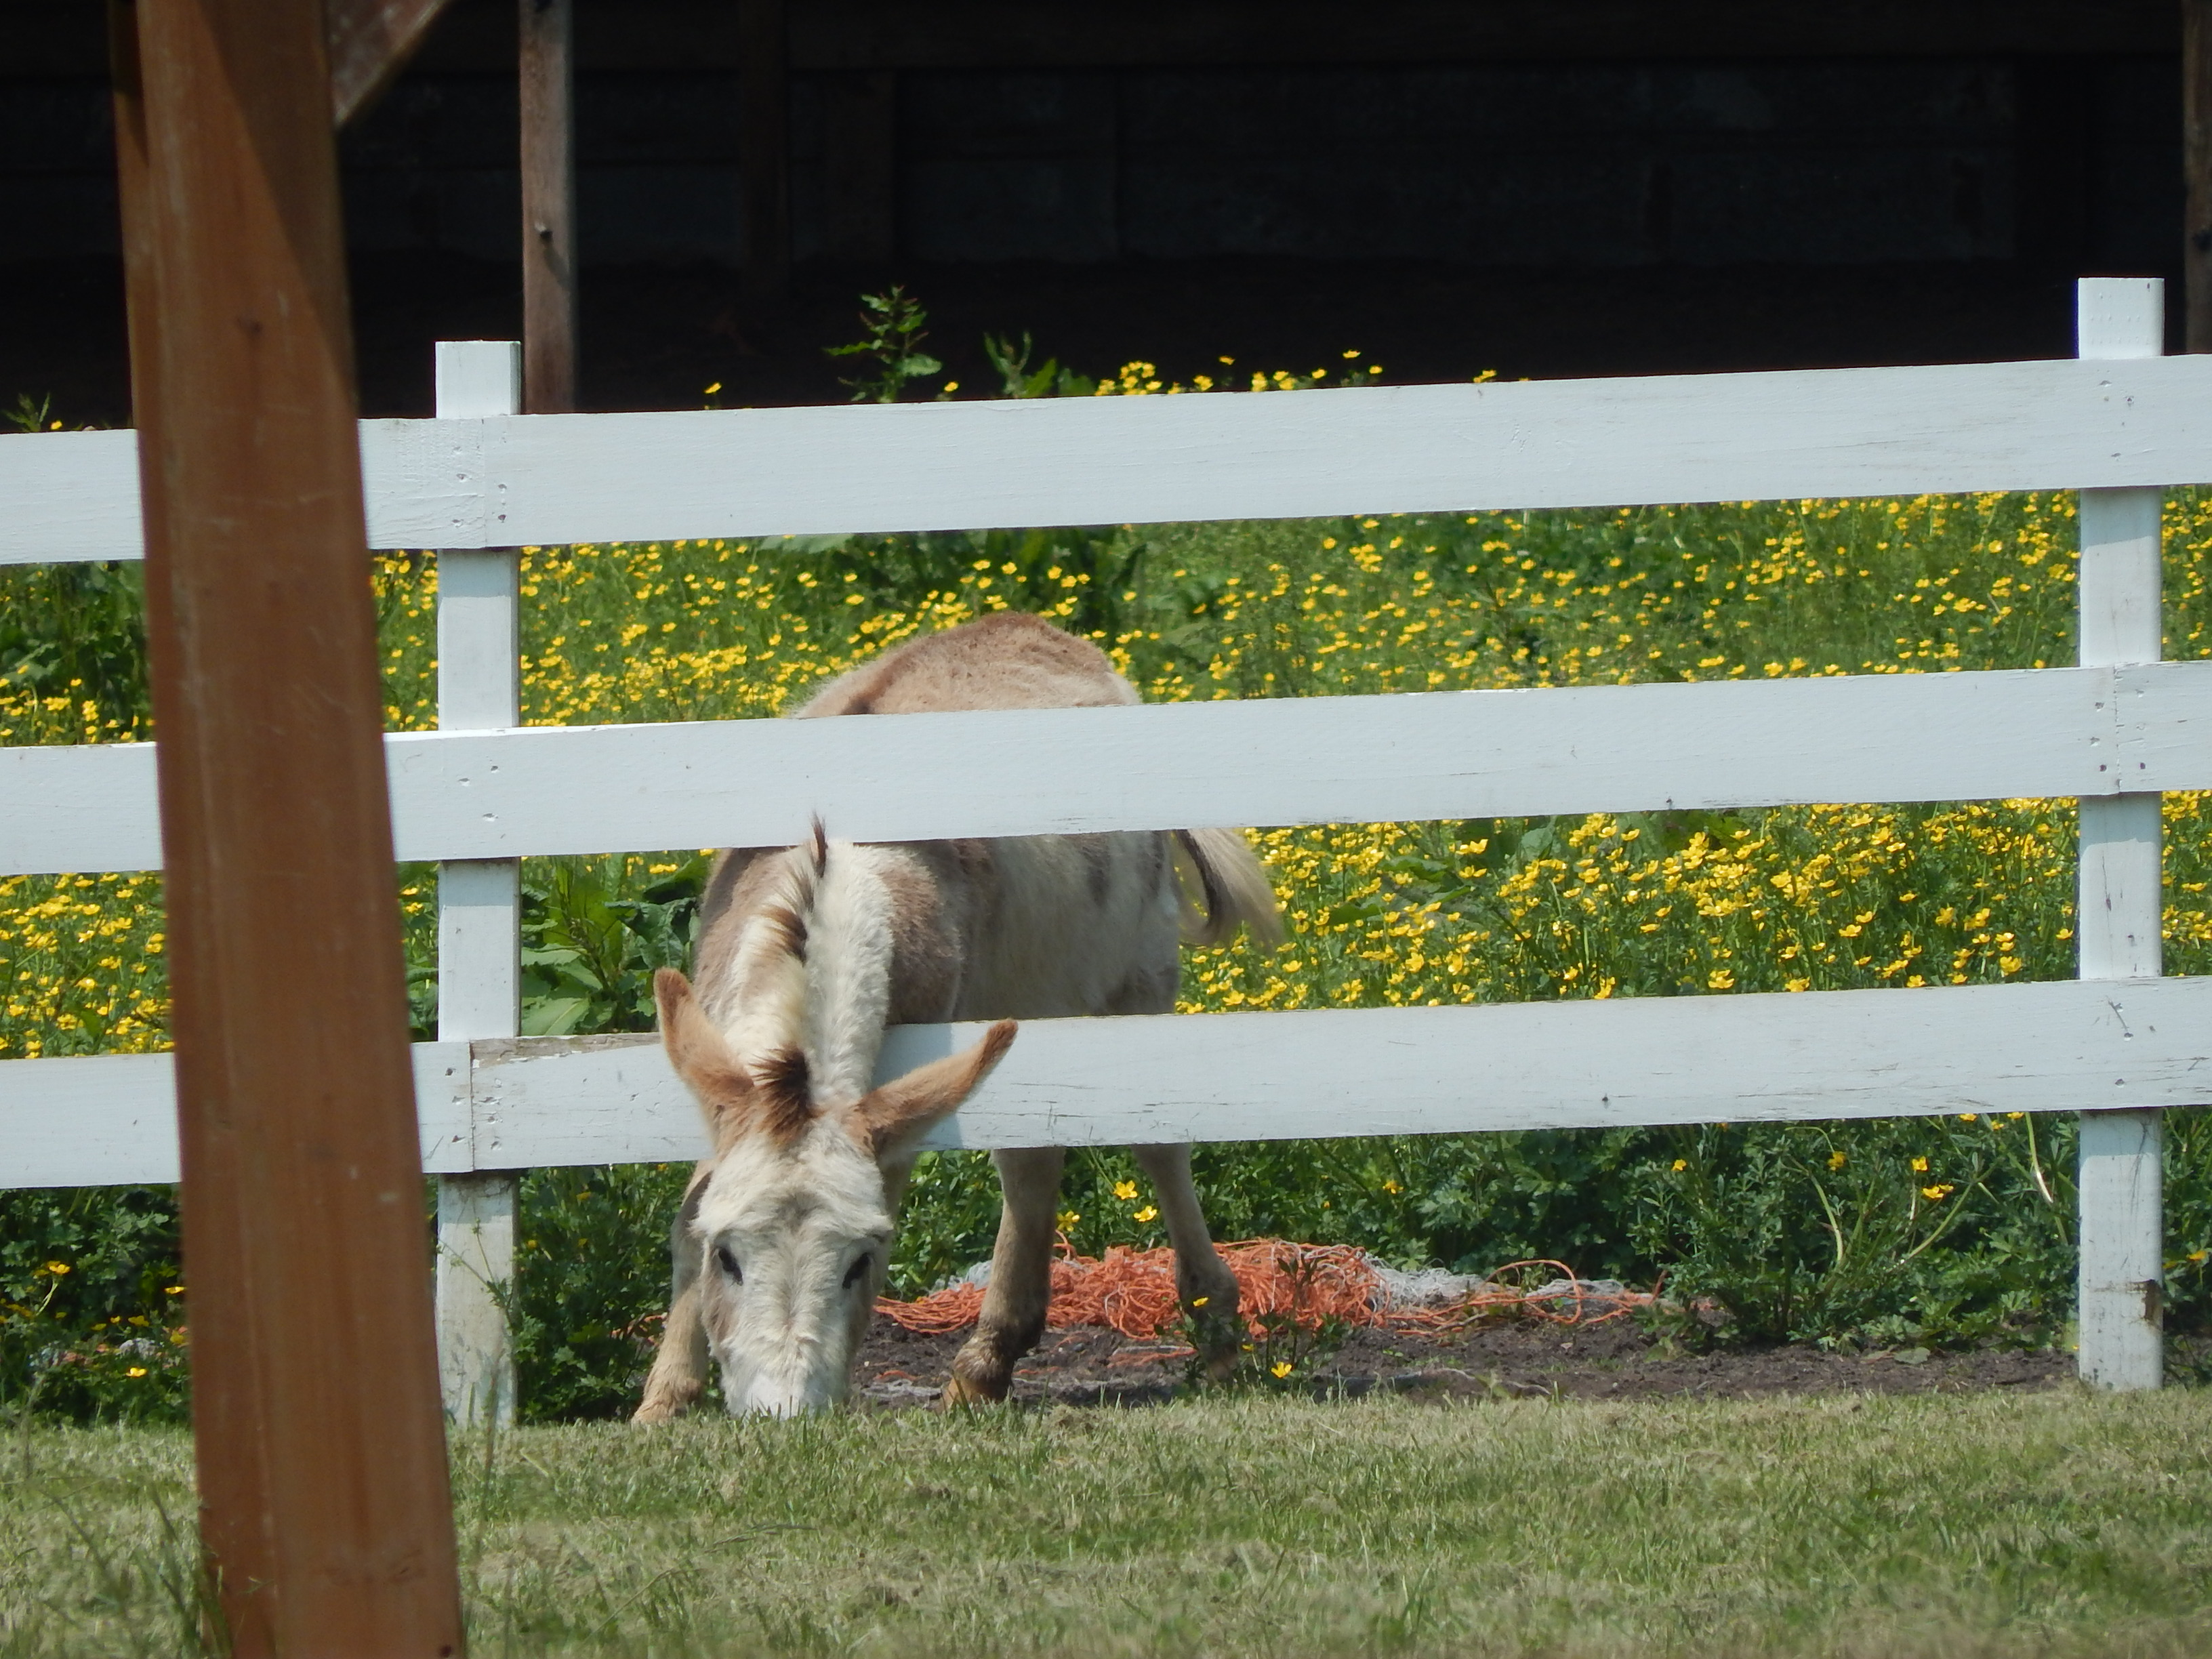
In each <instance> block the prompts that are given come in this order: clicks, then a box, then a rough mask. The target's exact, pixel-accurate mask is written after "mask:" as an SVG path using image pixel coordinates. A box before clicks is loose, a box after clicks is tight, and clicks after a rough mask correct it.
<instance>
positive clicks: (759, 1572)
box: [0, 1390, 2212, 1656]
mask: <svg viewBox="0 0 2212 1659" xmlns="http://www.w3.org/2000/svg"><path fill="white" fill-rule="evenodd" d="M2208 1431H2212V1393H2207V1392H2203V1391H2197V1390H2172V1391H2168V1392H2166V1393H2165V1394H2161V1395H2152V1396H2136V1397H2130V1398H2112V1397H2096V1396H2091V1395H2087V1394H2083V1393H2079V1392H2075V1391H2072V1390H2067V1391H2061V1392H2057V1393H2053V1394H2044V1395H2011V1394H2007V1393H2003V1392H1992V1393H1989V1394H1984V1395H1955V1396H1950V1397H1941V1396H1923V1397H1917V1398H1905V1399H1872V1398H1824V1399H1821V1400H1819V1401H1765V1402H1758V1403H1751V1402H1739V1401H1689V1402H1684V1401H1672V1402H1668V1403H1665V1404H1659V1405H1650V1406H1597V1405H1587V1404H1547V1403H1545V1402H1542V1401H1498V1402H1494V1403H1485V1404H1478V1405H1472V1406H1467V1405H1462V1406H1457V1407H1438V1406H1430V1405H1419V1404H1412V1403H1408V1402H1405V1401H1396V1400H1385V1401H1364V1402H1358V1403H1344V1402H1332V1403H1326V1404H1316V1403H1313V1402H1310V1401H1302V1400H1297V1399H1291V1398H1287V1397H1275V1396H1268V1395H1240V1396H1232V1397H1228V1398H1216V1399H1211V1400H1201V1401H1192V1402H1187V1403H1182V1404H1178V1405H1175V1406H1170V1407H1160V1408H1157V1409H1151V1410H1135V1411H1113V1410H1073V1409H1060V1410H1054V1411H1042V1412H1029V1411H1013V1412H997V1413H980V1414H976V1415H972V1416H960V1417H946V1416H942V1415H939V1414H935V1413H921V1412H899V1413H873V1414H867V1415H858V1414H854V1415H844V1416H836V1417H829V1418H823V1419H812V1420H806V1421H800V1422H797V1423H736V1422H731V1421H728V1420H725V1419H712V1420H701V1421H696V1422H692V1423H688V1424H684V1425H679V1426H678V1427H677V1428H676V1429H675V1430H673V1431H658V1432H653V1433H641V1432H637V1431H632V1430H630V1429H629V1428H627V1427H624V1426H618V1425H574V1426H568V1427H559V1428H534V1429H526V1430H523V1431H518V1432H513V1433H510V1434H507V1435H505V1436H503V1437H499V1438H498V1439H497V1440H496V1441H495V1443H492V1444H490V1445H489V1446H488V1445H486V1444H485V1443H484V1442H483V1441H482V1440H481V1439H479V1440H476V1441H473V1442H468V1443H463V1444H461V1445H460V1446H459V1448H457V1450H456V1455H455V1485H456V1502H457V1507H458V1516H459V1530H460V1537H461V1549H462V1559H463V1574H464V1580H465V1584H466V1585H467V1587H468V1595H469V1604H470V1605H469V1616H470V1626H471V1642H472V1644H473V1650H474V1652H475V1653H476V1654H477V1655H478V1656H484V1655H495V1654H539V1653H569V1652H576V1653H593V1654H597V1653H607V1654H613V1653H621V1654H624V1655H647V1654H655V1655H662V1654H694V1653H696V1654H710V1653H711V1654H724V1653H727V1654H754V1653H776V1654H782V1653H809V1654H811V1653H829V1652H839V1653H842V1652H848V1651H853V1652H860V1653H865V1654H877V1653H882V1654H892V1653H896V1654H899V1655H902V1656H904V1655H915V1654H936V1653H959V1654H963V1655H970V1654H987V1653H1000V1652H1024V1653H1026V1652H1049V1653H1069V1654H1093V1653H1110V1654H1121V1653H1127V1654H1152V1653H1160V1654H1176V1655H1185V1654H1191V1655H1196V1654H1205V1655H1242V1654H1285V1655H1287V1654H1306V1653H1316V1654H1334V1653H1368V1652H1383V1651H1388V1652H1392V1653H1409V1654H1425V1653H1437V1654H1447V1653H1448V1654H1455V1655H1456V1654H1470V1653H1473V1654H1516V1655H1535V1654H1547V1655H1548V1654H1560V1655H1568V1654H1575V1655H1580V1654H1628V1653H1634V1654H1638V1655H1644V1654H1676V1653H1695V1654H1698V1655H1700V1656H1721V1655H1738V1654H1741V1655H1754V1654H1756V1655H1767V1654H1791V1655H1796V1654H1850V1655H1860V1654H1864V1655H1874V1654H1882V1655H1892V1654H1908V1655H1934V1654H1940V1655H1947V1656H1948V1655H1965V1654H2005V1655H2016V1654H2039V1655H2040V1654H2070V1653H2095V1654H2099V1655H2119V1654H2127V1655H2143V1656H2148V1655H2162V1654H2177V1655H2178V1654H2197V1653H2203V1652H2205V1651H2207V1650H2212V1576H2208V1570H2212V1456H2208V1447H2212V1433H2208ZM190 1454H191V1447H190V1443H189V1440H188V1439H187V1437H185V1435H184V1434H183V1433H182V1432H181V1431H173V1430H149V1429H97V1430H69V1429H57V1428H50V1427H46V1426H44V1425H37V1426H33V1427H32V1428H30V1429H29V1430H28V1431H27V1432H19V1433H17V1434H15V1435H11V1436H9V1437H8V1441H7V1443H6V1450H5V1466H4V1467H5V1473H4V1476H0V1540H4V1548H0V1654H4V1655H8V1656H30V1655H39V1656H46V1655H80V1654H81V1655H94V1654H97V1655H103V1656H104V1655H112V1654H135V1653H149V1654H151V1653H172V1652H175V1651H178V1650H179V1648H180V1647H181V1646H182V1645H184V1644H183V1642H182V1640H181V1637H180V1632H181V1626H180V1623H179V1619H178V1616H177V1614H176V1613H175V1612H174V1610H173V1607H174V1604H175V1601H176V1599H177V1598H176V1597H175V1596H174V1595H173V1592H174V1591H175V1590H176V1589H178V1588H179V1586H181V1585H182V1584H184V1583H185V1582H186V1578H187V1575H185V1573H183V1572H182V1571H180V1570H179V1569H180V1564H181V1563H183V1562H184V1561H185V1559H187V1557H186V1554H185V1549H184V1547H183V1546H182V1544H181V1543H180V1541H179V1538H178V1535H177V1533H176V1531H175V1529H174V1525H173V1521H174V1518H175V1517H178V1516H182V1515H184V1514H185V1513H186V1512H187V1510H188V1506H189V1502H190V1499H189V1484H188V1482H189V1474H190ZM165 1517H167V1519H165Z"/></svg>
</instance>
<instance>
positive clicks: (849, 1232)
mask: <svg viewBox="0 0 2212 1659" xmlns="http://www.w3.org/2000/svg"><path fill="white" fill-rule="evenodd" d="M653 991H654V994H655V995H656V996H657V997H658V999H659V1003H660V1034H661V1041H662V1042H664V1043H665V1044H666V1045H667V1048H668V1057H669V1059H670V1060H671V1061H672V1062H673V1063H674V1065H675V1067H676V1072H677V1074H678V1076H679V1077H681V1078H682V1079H684V1082H685V1084H687V1085H689V1086H690V1090H691V1092H692V1093H693V1094H694V1095H696V1096H697V1097H698V1100H699V1105H700V1109H701V1110H702V1111H703V1112H704V1113H705V1114H706V1117H707V1127H708V1131H709V1132H710V1133H712V1134H713V1136H714V1147H715V1158H714V1173H713V1175H712V1176H710V1177H709V1179H708V1186H707V1189H706V1191H705V1193H704V1194H702V1197H701V1199H700V1202H699V1208H698V1215H697V1218H696V1221H695V1222H694V1223H693V1224H692V1228H691V1236H690V1238H689V1239H688V1240H686V1241H685V1243H684V1247H683V1248H685V1249H697V1250H698V1251H699V1252H700V1271H699V1279H698V1294H699V1310H700V1316H701V1318H702V1322H703V1323H704V1324H705V1327H706V1330H707V1342H708V1348H709V1349H710V1350H711V1351H712V1352H713V1354H714V1360H715V1363H716V1364H718V1365H719V1366H720V1368H721V1372H722V1398H723V1400H724V1401H725V1402H726V1404H727V1406H728V1407H729V1409H730V1410H731V1411H732V1413H748V1412H761V1413H773V1414H775V1416H778V1417H789V1416H792V1415H793V1414H795V1413H799V1412H802V1411H808V1410H811V1409H813V1408H816V1407H823V1406H830V1405H835V1404H836V1403H837V1402H839V1401H842V1400H843V1399H844V1397H845V1394H846V1390H847V1388H848V1385H849V1383H850V1381H851V1377H852V1370H853V1359H854V1355H855V1353H856V1352H858V1351H859V1348H860V1336H861V1334H862V1332H863V1331H865V1330H866V1328H867V1323H868V1316H869V1315H870V1313H871V1312H872V1311H873V1310H874V1307H875V1302H876V1295H877V1292H878V1290H879V1289H880V1288H881V1286H882V1285H883V1279H884V1262H885V1261H886V1259H887V1258H888V1256H889V1255H890V1243H891V1225H892V1221H893V1212H895V1210H896V1207H897V1202H898V1195H899V1193H900V1190H901V1189H902V1188H903V1186H904V1184H905V1177H906V1172H907V1170H908V1169H909V1168H910V1167H911V1166H912V1164H913V1161H914V1157H915V1149H916V1146H917V1144H918V1143H919V1142H920V1141H921V1137H922V1136H923V1135H924V1134H925V1133H927V1131H928V1130H929V1128H930V1127H931V1126H932V1125H933V1124H934V1123H936V1122H937V1121H938V1120H939V1119H940V1118H943V1117H945V1116H946V1115H949V1114H950V1113H951V1112H952V1111H953V1110H954V1109H956V1108H957V1107H958V1106H959V1104H960V1103H961V1102H962V1101H963V1100H965V1099H966V1098H967V1097H968V1096H969V1094H970V1093H971V1092H972V1091H974V1089H975V1085H977V1084H979V1083H981V1081H982V1080H983V1079H984V1077H985V1076H986V1075H987V1073H989V1072H990V1069H991V1067H992V1066H995V1065H997V1064H998V1062H999V1057H1000V1055H1001V1054H1005V1053H1006V1047H1007V1045H1008V1044H1009V1043H1011V1042H1013V1040H1014V1024H1013V1022H1012V1020H1001V1021H1000V1022H999V1024H996V1025H994V1026H993V1027H992V1028H991V1029H990V1030H988V1031H987V1032H986V1033H985V1034H984V1037H983V1040H982V1042H980V1043H978V1044H976V1045H975V1047H974V1048H970V1049H969V1051H968V1052H967V1053H965V1054H954V1055H951V1056H950V1057H948V1058H946V1059H944V1060H933V1061H932V1062H931V1063H930V1064H928V1065H927V1066H921V1067H920V1068H919V1069H917V1070H915V1071H912V1072H908V1073H907V1074H906V1075H905V1076H904V1077H902V1078H899V1079H896V1080H894V1081H892V1082H890V1083H887V1084H884V1085H883V1086H882V1087H881V1088H879V1089H876V1090H874V1091H871V1092H870V1093H868V1094H866V1095H865V1096H863V1097H861V1098H860V1099H859V1100H857V1101H854V1102H851V1103H848V1104H847V1105H844V1106H842V1107H837V1106H831V1107H827V1108H817V1106H816V1105H815V1103H814V1102H813V1101H812V1099H811V1097H810V1094H809V1091H808V1083H807V1066H806V1057H805V1054H803V1053H801V1052H799V1050H797V1049H795V1048H793V1049H790V1050H787V1051H784V1052H781V1053H778V1054H773V1055H770V1056H769V1058H767V1059H766V1060H757V1061H754V1062H752V1063H750V1064H745V1063H742V1062H740V1061H739V1060H738V1057H737V1055H736V1054H734V1053H732V1050H731V1048H730V1047H729V1044H728V1042H726V1040H725V1039H724V1037H723V1036H722V1033H721V1032H720V1030H717V1029H716V1028H715V1025H714V1022H713V1021H712V1020H711V1019H709V1018H708V1017H707V1014H706V1012H705V1011H704V1010H702V1008H701V1007H700V1006H699V1004H698V1001H697V1000H696V998H695V997H694V996H693V995H692V994H691V987H690V982H689V981H686V980H685V979H684V975H681V974H679V973H677V972H676V971H675V970H674V969H666V968H664V969H661V970H660V972H659V974H657V975H654V978H653Z"/></svg>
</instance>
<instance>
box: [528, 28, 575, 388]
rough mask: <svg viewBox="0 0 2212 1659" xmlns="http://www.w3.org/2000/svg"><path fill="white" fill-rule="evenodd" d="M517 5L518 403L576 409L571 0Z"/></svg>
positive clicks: (573, 62)
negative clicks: (519, 186)
mask: <svg viewBox="0 0 2212 1659" xmlns="http://www.w3.org/2000/svg"><path fill="white" fill-rule="evenodd" d="M521 5H522V20H521V21H522V53H521V77H522V407H523V410H524V412H525V413H526V414H531V415H565V414H568V412H569V411H570V410H574V408H575V407H576V150H575V144H576V137H575V133H576V123H575V101H576V76H575V67H574V65H575V51H574V41H575V32H576V31H575V9H574V0H521Z"/></svg>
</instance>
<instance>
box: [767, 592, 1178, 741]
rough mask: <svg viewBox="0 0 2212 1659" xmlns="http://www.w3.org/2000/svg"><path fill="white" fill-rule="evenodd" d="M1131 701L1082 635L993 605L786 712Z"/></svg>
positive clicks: (1129, 689) (803, 715)
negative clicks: (990, 608) (989, 608)
mask: <svg viewBox="0 0 2212 1659" xmlns="http://www.w3.org/2000/svg"><path fill="white" fill-rule="evenodd" d="M1136 701H1137V692H1136V688H1135V687H1133V686H1132V685H1131V684H1129V682H1128V681H1127V680H1125V679H1123V678H1121V676H1120V675H1119V674H1117V673H1115V671H1114V665H1113V664H1112V663H1110V662H1109V661H1108V660H1107V659H1106V653H1104V652H1103V651H1101V650H1100V649H1099V648H1098V647H1097V646H1095V645H1093V644H1091V641H1088V640H1079V639H1077V638H1076V637H1075V636H1074V635H1072V634H1063V633H1062V632H1060V629H1057V628H1054V626H1053V625H1052V624H1051V623H1048V622H1047V621H1045V620H1044V619H1043V618H1042V617H1032V616H1030V615H1028V614H1027V613H1025V612H1024V611H993V612H991V613H990V614H989V615H987V616H983V617H977V618H976V619H975V621H974V622H971V623H964V624H963V625H962V626H961V627H958V628H953V629H946V630H945V632H944V633H942V634H931V635H926V636H924V637H923V638H921V639H918V640H908V641H907V642H906V643H905V644H903V645H900V646H895V647H892V648H891V649H890V650H889V651H886V652H884V654H883V655H882V656H880V657H878V658H877V659H875V660H874V661H872V662H869V663H864V664H862V665H860V667H858V668H855V669H854V670H853V671H851V672H849V673H845V674H840V675H839V676H838V677H837V678H836V679H834V680H831V681H830V682H829V684H827V685H824V686H823V688H822V689H821V690H818V691H817V692H816V693H815V694H814V695H813V696H811V697H809V698H808V699H807V700H806V701H805V702H803V703H801V704H800V705H799V707H798V708H795V709H793V710H792V711H791V712H792V714H793V718H795V719H799V720H811V719H815V718H817V717H819V716H822V715H828V714H947V713H951V712H952V711H954V710H957V709H963V708H1115V707H1119V706H1121V705H1123V704H1127V703H1133V702H1136Z"/></svg>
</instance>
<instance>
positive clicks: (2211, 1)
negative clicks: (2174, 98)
mask: <svg viewBox="0 0 2212 1659" xmlns="http://www.w3.org/2000/svg"><path fill="white" fill-rule="evenodd" d="M2181 169H2182V187H2183V192H2184V202H2183V206H2182V222H2181V230H2182V247H2181V268H2182V276H2183V285H2184V290H2185V299H2184V301H2183V303H2184V306H2185V311H2184V319H2185V320H2184V322H2183V325H2182V340H2183V349H2185V350H2188V351H2212V0H2181Z"/></svg>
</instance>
